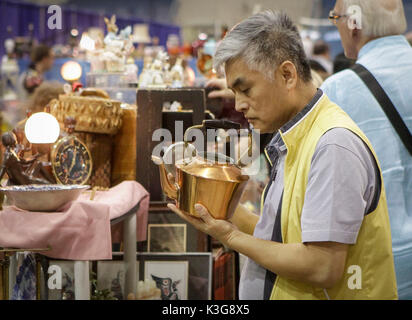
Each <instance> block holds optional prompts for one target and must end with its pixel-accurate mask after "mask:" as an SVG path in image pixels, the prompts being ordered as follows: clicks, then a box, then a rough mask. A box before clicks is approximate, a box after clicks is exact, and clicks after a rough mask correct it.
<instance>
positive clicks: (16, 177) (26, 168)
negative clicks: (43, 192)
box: [0, 132, 52, 185]
mask: <svg viewBox="0 0 412 320" xmlns="http://www.w3.org/2000/svg"><path fill="white" fill-rule="evenodd" d="M1 140H2V143H3V146H5V147H6V150H5V152H4V155H3V162H2V164H1V168H0V180H1V179H2V178H3V176H4V175H5V174H6V173H7V176H8V177H9V179H8V185H27V184H50V183H52V182H51V181H47V180H46V179H43V178H38V177H35V176H34V175H35V174H37V173H43V172H44V170H43V169H44V168H43V166H42V163H41V162H40V161H38V160H37V158H38V157H39V154H36V155H34V156H33V158H32V159H29V160H26V159H24V158H22V157H19V155H18V154H17V153H16V145H17V138H16V136H15V134H14V133H13V132H6V133H4V134H3V135H2V137H1Z"/></svg>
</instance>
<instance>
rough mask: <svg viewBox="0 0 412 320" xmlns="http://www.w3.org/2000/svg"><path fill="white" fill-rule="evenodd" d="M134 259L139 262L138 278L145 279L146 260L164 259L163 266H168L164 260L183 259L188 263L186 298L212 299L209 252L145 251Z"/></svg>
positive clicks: (211, 266)
mask: <svg viewBox="0 0 412 320" xmlns="http://www.w3.org/2000/svg"><path fill="white" fill-rule="evenodd" d="M120 258H121V256H120ZM136 259H137V261H138V262H139V265H140V267H139V279H141V280H144V279H145V262H146V261H164V262H165V263H164V264H163V267H164V268H165V269H167V268H168V265H167V263H166V262H175V261H183V262H187V263H188V270H189V273H188V281H187V283H188V292H187V299H188V300H211V299H212V285H213V281H212V280H213V279H212V274H213V273H212V268H213V255H212V253H211V252H185V253H166V252H145V253H138V254H137V255H136Z"/></svg>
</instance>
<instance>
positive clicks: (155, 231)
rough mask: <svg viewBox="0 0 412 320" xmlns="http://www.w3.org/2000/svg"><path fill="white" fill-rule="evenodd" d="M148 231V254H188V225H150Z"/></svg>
mask: <svg viewBox="0 0 412 320" xmlns="http://www.w3.org/2000/svg"><path fill="white" fill-rule="evenodd" d="M147 229H148V233H147V251H148V252H186V246H187V224H185V223H164V224H161V223H149V224H148V227H147Z"/></svg>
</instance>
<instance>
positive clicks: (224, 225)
mask: <svg viewBox="0 0 412 320" xmlns="http://www.w3.org/2000/svg"><path fill="white" fill-rule="evenodd" d="M167 206H168V207H169V209H170V210H172V211H173V212H175V213H176V214H177V215H178V216H180V217H181V218H182V219H183V220H186V221H187V222H189V223H190V224H192V225H193V226H194V227H195V228H196V229H198V230H200V231H202V232H204V233H207V234H208V235H210V236H211V237H213V238H215V239H216V240H219V241H220V242H221V243H222V244H224V245H225V246H227V247H230V243H231V241H232V240H233V238H234V237H235V235H236V233H237V232H238V229H237V228H236V226H234V225H233V224H232V223H230V222H228V221H225V220H218V219H214V218H213V217H212V216H211V215H210V213H209V212H208V211H207V209H206V208H205V207H204V206H202V205H201V204H196V205H195V209H196V212H197V213H198V214H199V216H200V218H196V217H192V216H190V215H188V214H186V213H184V212H183V211H181V210H179V209H178V208H176V206H175V205H173V204H170V203H169V204H168V205H167Z"/></svg>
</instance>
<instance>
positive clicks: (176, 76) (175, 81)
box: [170, 58, 184, 88]
mask: <svg viewBox="0 0 412 320" xmlns="http://www.w3.org/2000/svg"><path fill="white" fill-rule="evenodd" d="M182 62H183V61H182V59H181V58H177V60H176V63H175V65H174V66H173V67H172V69H171V70H170V78H171V80H172V85H171V87H172V88H181V87H183V83H184V70H183V66H182Z"/></svg>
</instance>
